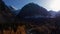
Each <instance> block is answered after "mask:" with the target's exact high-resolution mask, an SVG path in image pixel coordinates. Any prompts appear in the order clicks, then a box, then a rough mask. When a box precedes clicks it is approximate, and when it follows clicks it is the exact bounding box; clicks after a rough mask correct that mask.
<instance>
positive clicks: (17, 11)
mask: <svg viewBox="0 0 60 34" xmlns="http://www.w3.org/2000/svg"><path fill="white" fill-rule="evenodd" d="M9 9H10V10H11V13H12V14H14V15H15V16H16V15H17V14H18V13H19V12H20V9H18V10H16V9H15V8H13V7H12V6H9Z"/></svg>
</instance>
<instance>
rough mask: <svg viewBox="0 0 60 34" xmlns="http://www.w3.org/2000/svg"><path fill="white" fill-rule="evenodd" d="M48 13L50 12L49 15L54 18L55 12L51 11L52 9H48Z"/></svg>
mask: <svg viewBox="0 0 60 34" xmlns="http://www.w3.org/2000/svg"><path fill="white" fill-rule="evenodd" d="M49 13H50V15H51V16H50V17H51V18H55V15H56V14H57V12H55V11H52V10H50V11H49Z"/></svg>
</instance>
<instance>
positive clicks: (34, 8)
mask: <svg viewBox="0 0 60 34" xmlns="http://www.w3.org/2000/svg"><path fill="white" fill-rule="evenodd" d="M36 15H38V16H48V11H47V10H46V9H45V8H43V7H41V6H39V5H37V4H35V3H29V4H27V5H25V6H24V7H23V8H22V9H21V11H20V13H19V14H18V17H19V18H24V17H31V16H36Z"/></svg>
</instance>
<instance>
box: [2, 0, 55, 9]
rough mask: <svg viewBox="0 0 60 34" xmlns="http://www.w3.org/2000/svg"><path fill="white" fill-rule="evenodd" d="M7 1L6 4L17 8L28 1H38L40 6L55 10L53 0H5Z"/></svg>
mask: <svg viewBox="0 0 60 34" xmlns="http://www.w3.org/2000/svg"><path fill="white" fill-rule="evenodd" d="M3 1H4V2H5V4H6V5H8V6H12V7H14V8H15V9H21V8H22V7H23V6H24V5H26V4H28V3H31V2H33V3H36V4H38V5H39V6H42V7H44V8H46V9H47V10H53V9H54V8H55V7H54V8H53V9H52V8H51V6H52V7H53V3H52V1H53V0H3Z"/></svg>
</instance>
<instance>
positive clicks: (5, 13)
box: [0, 0, 14, 23]
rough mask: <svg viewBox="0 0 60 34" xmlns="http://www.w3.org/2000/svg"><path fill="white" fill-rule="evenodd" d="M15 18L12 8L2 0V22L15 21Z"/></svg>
mask: <svg viewBox="0 0 60 34" xmlns="http://www.w3.org/2000/svg"><path fill="white" fill-rule="evenodd" d="M13 18H14V15H13V14H12V13H11V10H10V9H9V8H8V6H7V5H6V4H5V3H4V2H3V1H2V0H0V23H9V22H13V20H14V19H13Z"/></svg>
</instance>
